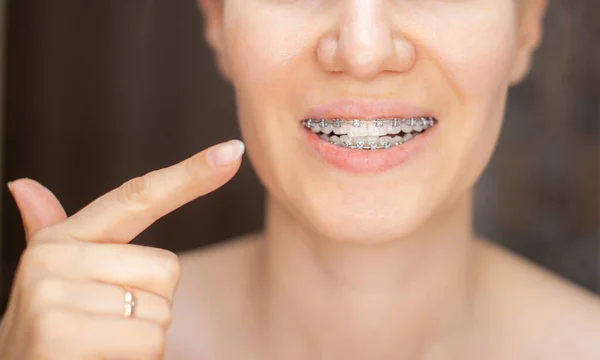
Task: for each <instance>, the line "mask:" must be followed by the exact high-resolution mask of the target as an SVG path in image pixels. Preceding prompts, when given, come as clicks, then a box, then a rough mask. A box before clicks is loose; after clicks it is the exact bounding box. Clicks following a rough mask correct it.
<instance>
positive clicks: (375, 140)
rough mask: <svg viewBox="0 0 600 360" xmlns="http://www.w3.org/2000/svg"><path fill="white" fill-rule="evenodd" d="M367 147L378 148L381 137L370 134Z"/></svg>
mask: <svg viewBox="0 0 600 360" xmlns="http://www.w3.org/2000/svg"><path fill="white" fill-rule="evenodd" d="M367 147H368V148H369V149H371V150H377V148H378V147H379V137H378V136H370V137H368V138H367Z"/></svg>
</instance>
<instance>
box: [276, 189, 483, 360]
mask: <svg viewBox="0 0 600 360" xmlns="http://www.w3.org/2000/svg"><path fill="white" fill-rule="evenodd" d="M471 200H472V199H471V194H470V193H469V194H466V195H465V196H464V197H463V198H461V199H460V200H459V201H458V202H456V203H455V204H454V205H453V206H452V209H449V210H448V211H447V212H445V213H441V214H438V215H436V216H435V217H434V218H432V219H430V220H429V221H428V222H427V223H426V224H424V225H423V226H421V227H420V228H419V229H417V230H415V231H414V232H413V233H412V234H411V235H410V236H406V237H403V238H399V239H397V240H396V241H394V242H390V243H385V244H376V245H373V244H370V245H367V244H365V245H357V244H344V243H340V242H339V241H334V240H331V239H327V238H323V237H322V236H319V234H318V233H317V232H314V231H311V230H310V229H309V228H307V227H306V226H304V225H303V224H301V223H300V222H298V221H297V219H296V218H294V216H293V215H292V214H290V213H289V212H288V211H287V210H286V209H285V208H284V207H283V206H281V204H279V203H278V202H277V201H276V200H274V199H273V198H270V199H268V201H267V204H268V206H267V216H266V219H267V222H266V232H265V236H266V240H267V241H266V244H267V245H266V246H267V252H266V257H267V258H266V262H265V264H266V272H267V274H266V275H267V279H268V281H267V284H268V287H267V294H268V304H269V307H268V309H269V310H268V314H269V315H270V316H269V319H270V324H271V326H270V330H271V331H272V335H273V336H276V337H277V338H278V341H277V342H278V343H284V344H286V345H285V347H284V349H285V350H286V352H288V351H292V350H291V349H294V350H293V351H294V352H295V353H296V354H301V355H298V357H299V358H301V357H303V358H315V357H317V358H344V359H352V358H362V359H364V358H378V359H385V358H394V359H401V358H405V357H406V358H414V356H415V355H416V354H417V353H420V352H421V351H422V349H423V348H430V347H431V346H434V345H437V344H438V343H441V342H443V341H445V340H444V337H445V335H447V334H448V333H450V332H456V331H457V327H459V326H460V324H461V319H462V318H464V317H465V314H466V310H465V308H466V304H467V303H468V301H469V296H470V286H471V281H470V278H469V274H470V273H471V271H470V266H471V264H472V259H471V257H472V254H471V246H472V243H473V242H472V239H473V234H472V216H471V210H472V209H471ZM283 334H286V335H283ZM282 337H285V338H282ZM365 344H368V346H365ZM398 349H402V351H401V352H399V351H398ZM280 358H281V357H280ZM286 358H289V357H286Z"/></svg>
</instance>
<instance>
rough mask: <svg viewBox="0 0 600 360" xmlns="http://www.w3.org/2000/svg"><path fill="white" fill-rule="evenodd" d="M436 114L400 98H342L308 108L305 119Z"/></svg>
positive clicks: (379, 117) (375, 117)
mask: <svg viewBox="0 0 600 360" xmlns="http://www.w3.org/2000/svg"><path fill="white" fill-rule="evenodd" d="M421 116H434V115H433V114H431V113H430V112H428V111H426V110H425V109H423V108H421V107H418V106H416V105H412V104H409V103H407V102H403V101H400V100H394V99H384V100H364V99H356V100H355V99H341V100H335V101H331V102H328V103H325V104H323V105H319V106H316V107H313V108H311V109H310V110H308V112H307V113H306V114H304V117H303V119H302V120H304V119H361V120H376V119H382V118H410V117H421Z"/></svg>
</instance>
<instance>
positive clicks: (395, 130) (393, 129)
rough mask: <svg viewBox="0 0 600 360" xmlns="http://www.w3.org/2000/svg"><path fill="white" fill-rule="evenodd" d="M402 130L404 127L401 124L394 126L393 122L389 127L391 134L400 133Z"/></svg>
mask: <svg viewBox="0 0 600 360" xmlns="http://www.w3.org/2000/svg"><path fill="white" fill-rule="evenodd" d="M401 130H402V129H401V127H400V126H393V125H392V124H390V127H389V129H388V131H387V133H388V134H391V135H398V134H400V131H401Z"/></svg>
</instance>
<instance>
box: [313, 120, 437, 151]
mask: <svg viewBox="0 0 600 360" xmlns="http://www.w3.org/2000/svg"><path fill="white" fill-rule="evenodd" d="M434 124H435V119H434V118H431V117H419V118H410V119H399V118H393V119H377V120H368V121H367V120H359V119H354V120H349V121H347V120H338V119H333V120H326V119H307V120H303V121H302V125H303V126H304V127H306V128H308V129H309V130H310V131H311V132H313V133H315V134H317V136H319V138H320V139H321V140H323V141H326V142H328V143H331V144H333V145H337V146H343V147H347V148H352V149H360V150H378V149H388V148H390V147H393V146H398V145H402V144H404V143H406V142H407V141H410V140H412V139H413V138H414V137H415V136H417V135H419V134H420V133H421V132H423V131H425V130H426V129H428V128H430V127H432V126H433V125H434ZM330 135H331V136H330ZM388 135H390V136H388ZM394 135H395V136H394Z"/></svg>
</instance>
